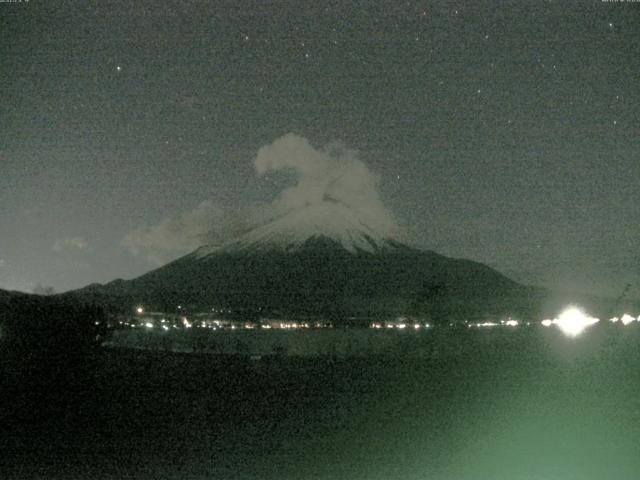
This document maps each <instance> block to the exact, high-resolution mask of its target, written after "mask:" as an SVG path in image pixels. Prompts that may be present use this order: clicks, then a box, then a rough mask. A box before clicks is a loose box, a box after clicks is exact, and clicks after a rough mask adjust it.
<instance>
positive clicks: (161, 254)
mask: <svg viewBox="0 0 640 480" xmlns="http://www.w3.org/2000/svg"><path fill="white" fill-rule="evenodd" d="M258 215H259V212H258V211H257V210H253V209H248V208H245V209H244V211H242V212H241V211H240V210H238V209H231V208H229V207H227V206H224V205H218V204H215V203H213V202H212V201H211V200H206V201H204V202H202V203H201V204H200V205H198V206H197V207H196V208H195V209H194V210H192V211H190V212H187V213H184V214H182V215H179V216H175V217H167V218H165V219H163V220H162V221H161V222H160V223H158V224H157V225H152V226H141V227H138V228H137V229H135V230H133V231H132V232H130V233H128V234H127V235H126V236H125V237H124V239H123V240H122V246H123V247H125V248H127V249H128V250H129V251H130V252H131V253H132V254H133V255H136V256H138V255H140V256H143V257H144V258H146V259H147V261H149V262H150V263H153V264H156V265H162V264H164V263H166V262H167V261H169V260H172V259H174V258H176V256H178V255H181V254H184V253H187V252H190V251H192V250H195V249H196V248H198V247H200V246H202V245H206V244H220V243H223V242H224V241H225V240H228V239H229V238H232V237H234V236H236V235H238V234H240V233H242V232H244V231H245V230H246V229H248V228H250V227H251V226H252V223H253V222H255V221H256V220H255V217H257V216H258Z"/></svg>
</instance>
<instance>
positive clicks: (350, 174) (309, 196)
mask: <svg viewBox="0 0 640 480" xmlns="http://www.w3.org/2000/svg"><path fill="white" fill-rule="evenodd" d="M255 167H256V171H257V172H258V175H263V174H265V173H267V172H269V171H277V170H284V169H291V170H294V171H295V172H296V174H297V175H298V181H297V183H296V184H295V185H294V186H292V187H289V188H287V189H285V190H284V191H283V192H282V193H281V194H280V196H279V197H278V198H277V199H276V200H275V201H274V204H273V207H274V208H275V210H276V212H277V213H279V214H287V213H289V212H291V211H293V210H297V209H300V208H304V207H307V206H310V205H317V204H320V203H322V202H338V203H341V204H343V205H345V206H347V207H348V208H350V209H351V210H352V211H354V212H355V213H356V214H357V215H358V217H359V218H360V219H361V220H362V221H363V222H364V223H366V224H367V225H369V226H370V227H371V228H373V229H375V230H377V231H379V232H381V233H382V234H385V235H394V234H395V233H396V231H397V225H396V223H395V221H394V219H393V217H392V215H391V212H390V211H389V210H388V209H387V208H386V207H385V206H384V205H383V203H382V200H381V199H380V195H379V194H378V190H377V184H378V177H377V176H376V175H374V174H373V173H372V172H371V171H370V170H369V169H368V168H367V166H366V165H365V164H364V163H363V162H362V161H361V160H360V159H359V158H358V156H357V152H355V151H354V150H350V149H347V148H344V147H343V146H342V145H340V144H332V145H329V146H328V147H326V148H324V149H316V148H314V147H312V146H311V144H310V143H309V141H308V140H307V139H305V138H303V137H300V136H298V135H295V134H293V133H289V134H287V135H284V136H283V137H280V138H278V139H277V140H276V141H274V142H273V143H272V144H271V145H266V146H264V147H262V148H261V149H260V150H259V151H258V155H257V157H256V160H255Z"/></svg>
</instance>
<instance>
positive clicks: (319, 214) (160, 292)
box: [72, 202, 539, 322]
mask: <svg viewBox="0 0 640 480" xmlns="http://www.w3.org/2000/svg"><path fill="white" fill-rule="evenodd" d="M537 293H539V292H538V291H537V290H536V289H533V288H531V287H525V286H522V285H520V284H518V283H516V282H514V281H512V280H510V279H508V278H507V277H505V276H504V275H502V274H500V273H498V272H497V271H495V270H493V269H491V268H489V267H487V266H486V265H482V264H480V263H477V262H472V261H469V260H460V259H452V258H447V257H445V256H442V255H439V254H437V253H434V252H432V251H426V250H419V249H416V248H412V247H410V246H407V245H404V244H402V243H400V242H398V241H397V240H395V239H393V238H391V237H390V236H389V235H386V234H385V233H384V232H383V231H381V230H380V229H376V228H375V227H374V226H372V225H371V224H370V223H369V222H366V221H363V220H362V219H361V218H360V217H359V216H358V215H357V214H356V213H355V212H354V211H352V210H350V209H349V208H347V207H345V206H342V205H341V204H337V203H336V204H333V203H329V202H323V203H322V204H320V205H312V206H309V207H305V208H304V209H301V210H297V211H294V212H291V213H289V214H287V215H285V216H283V217H281V218H278V219H276V220H274V221H273V222H271V223H269V224H267V225H264V226H261V227H258V228H256V229H253V230H251V231H249V232H247V233H246V234H245V235H242V236H241V237H239V238H237V239H235V240H233V241H230V242H228V243H226V244H223V245H222V246H218V247H213V246H203V247H201V248H199V249H197V250H196V251H194V252H193V253H190V254H188V255H186V256H184V257H182V258H179V259H177V260H175V261H174V262H171V263H169V264H167V265H165V266H163V267H160V268H158V269H156V270H153V271H151V272H149V273H147V274H145V275H142V276H141V277H138V278H135V279H133V280H116V281H113V282H110V283H108V284H106V285H91V286H89V287H86V288H84V289H81V290H77V291H75V292H72V294H73V295H75V296H79V297H80V298H81V299H83V300H84V301H90V302H95V303H100V304H107V305H109V306H111V307H113V308H119V309H125V310H129V311H130V309H131V308H132V307H133V306H134V305H137V304H143V305H146V306H147V307H148V308H153V309H158V310H162V311H175V310H176V308H177V305H183V306H188V309H189V310H191V311H207V310H210V309H211V308H223V309H226V310H230V311H232V312H235V313H236V314H237V315H239V316H242V317H243V318H251V317H254V318H255V317H256V316H274V315H276V316H305V317H312V316H317V317H325V318H326V317H329V318H332V319H333V320H334V321H336V322H339V321H343V320H344V321H346V319H349V318H354V317H375V318H383V317H385V316H390V315H394V316H395V315H415V316H420V317H422V318H425V319H428V320H429V321H449V320H452V319H469V318H484V317H486V316H496V315H498V316H519V317H521V318H522V317H525V316H526V317H530V316H531V299H532V296H536V295H537Z"/></svg>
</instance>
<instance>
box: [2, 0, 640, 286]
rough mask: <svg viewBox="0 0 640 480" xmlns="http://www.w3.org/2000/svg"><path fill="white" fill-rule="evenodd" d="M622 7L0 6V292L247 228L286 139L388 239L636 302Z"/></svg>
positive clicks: (638, 202)
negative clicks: (374, 202) (363, 186)
mask: <svg viewBox="0 0 640 480" xmlns="http://www.w3.org/2000/svg"><path fill="white" fill-rule="evenodd" d="M639 105H640V3H632V2H628V3H627V2H604V1H601V0H586V1H580V2H571V1H553V2H551V1H541V0H528V1H522V0H517V1H515V0H514V1H502V2H498V1H495V0H492V1H486V2H485V1H468V2H461V1H460V2H455V1H443V2H440V3H435V2H419V1H410V2H395V1H394V2H391V1H390V2H373V1H361V2H347V1H336V2H320V1H317V2H301V1H282V2H267V1H258V0H255V1H251V2H242V1H229V2H222V1H220V2H201V1H198V2H196V1H190V0H181V1H172V0H165V1H162V2H159V1H157V0H153V1H151V0H139V1H126V2H125V1H75V2H74V1H62V0H46V1H45V0H30V1H28V2H25V1H23V2H22V3H7V2H3V3H0V127H1V128H0V288H4V289H17V290H24V291H33V289H34V288H36V286H40V287H45V286H50V287H53V288H54V289H55V290H56V291H63V290H66V289H70V288H77V287H81V286H84V285H86V284H89V283H92V282H106V281H110V280H113V279H115V278H132V277H135V276H137V275H140V274H142V273H144V272H146V271H148V270H150V269H152V268H155V267H156V266H158V265H159V264H161V263H163V262H165V261H168V260H170V259H174V258H177V257H178V256H180V255H182V254H184V253H187V252H189V251H190V250H192V249H193V248H195V247H196V246H197V245H198V244H199V243H201V242H202V241H205V240H206V241H212V242H214V243H215V242H220V241H223V240H224V239H225V238H228V237H229V236H231V235H234V234H236V233H238V232H239V231H241V230H242V228H244V227H245V226H246V225H248V224H251V223H252V221H253V220H251V218H254V219H255V218H256V217H259V216H260V215H259V213H256V212H260V209H261V208H262V207H263V206H265V205H269V204H270V202H272V201H273V199H274V198H276V197H277V196H278V194H279V192H281V191H282V189H283V188H285V187H287V186H290V185H291V184H292V182H293V183H295V178H294V177H295V175H294V174H293V173H292V172H287V171H277V172H270V173H269V174H266V175H261V176H259V175H256V168H255V165H254V161H255V158H256V155H257V152H258V150H259V149H260V148H261V147H263V146H265V145H269V144H271V143H272V142H274V141H275V140H276V139H278V138H279V137H281V136H283V135H285V134H287V133H289V132H293V133H296V134H297V135H299V136H300V137H303V138H306V139H307V140H308V141H309V142H310V143H311V145H313V146H315V147H316V148H319V149H320V148H323V147H324V146H327V145H331V144H333V142H341V144H342V145H344V146H345V147H346V148H348V149H353V150H357V152H358V153H357V155H358V158H359V159H360V160H361V161H362V162H364V164H366V165H367V167H368V168H369V170H370V171H371V172H374V173H375V174H376V175H377V176H378V187H377V188H378V192H379V195H380V198H381V199H382V202H383V203H384V205H385V206H386V207H387V208H388V209H389V210H390V211H391V212H393V216H394V219H395V221H396V222H397V224H398V225H400V227H401V230H402V233H401V236H402V238H403V239H404V240H406V241H407V242H409V243H410V244H412V245H415V246H419V247H423V248H428V249H433V250H435V251H437V252H439V253H442V254H445V255H449V256H454V257H465V258H470V259H473V260H477V261H480V262H484V263H487V264H488V265H490V266H492V267H495V268H497V269H498V270H500V271H501V272H503V273H505V274H507V275H509V276H510V277H512V278H514V279H516V280H518V281H522V282H525V283H532V284H539V285H547V286H551V287H560V288H564V289H569V290H571V289H576V290H585V291H591V292H596V293H601V294H612V295H617V294H620V293H621V292H622V290H623V289H624V288H625V285H627V284H628V283H630V284H631V285H632V286H631V292H633V295H634V296H636V297H640V286H639V285H640V253H639V249H638V245H639V243H640V155H639V154H640V137H639V135H638V134H639V133H640V130H639V126H640V107H639Z"/></svg>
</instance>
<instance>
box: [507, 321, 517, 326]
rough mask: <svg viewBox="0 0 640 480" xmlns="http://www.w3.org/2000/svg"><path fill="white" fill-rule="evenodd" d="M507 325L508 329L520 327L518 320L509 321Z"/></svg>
mask: <svg viewBox="0 0 640 480" xmlns="http://www.w3.org/2000/svg"><path fill="white" fill-rule="evenodd" d="M505 325H506V326H507V327H517V326H518V321H517V320H507V321H506V322H505Z"/></svg>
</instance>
